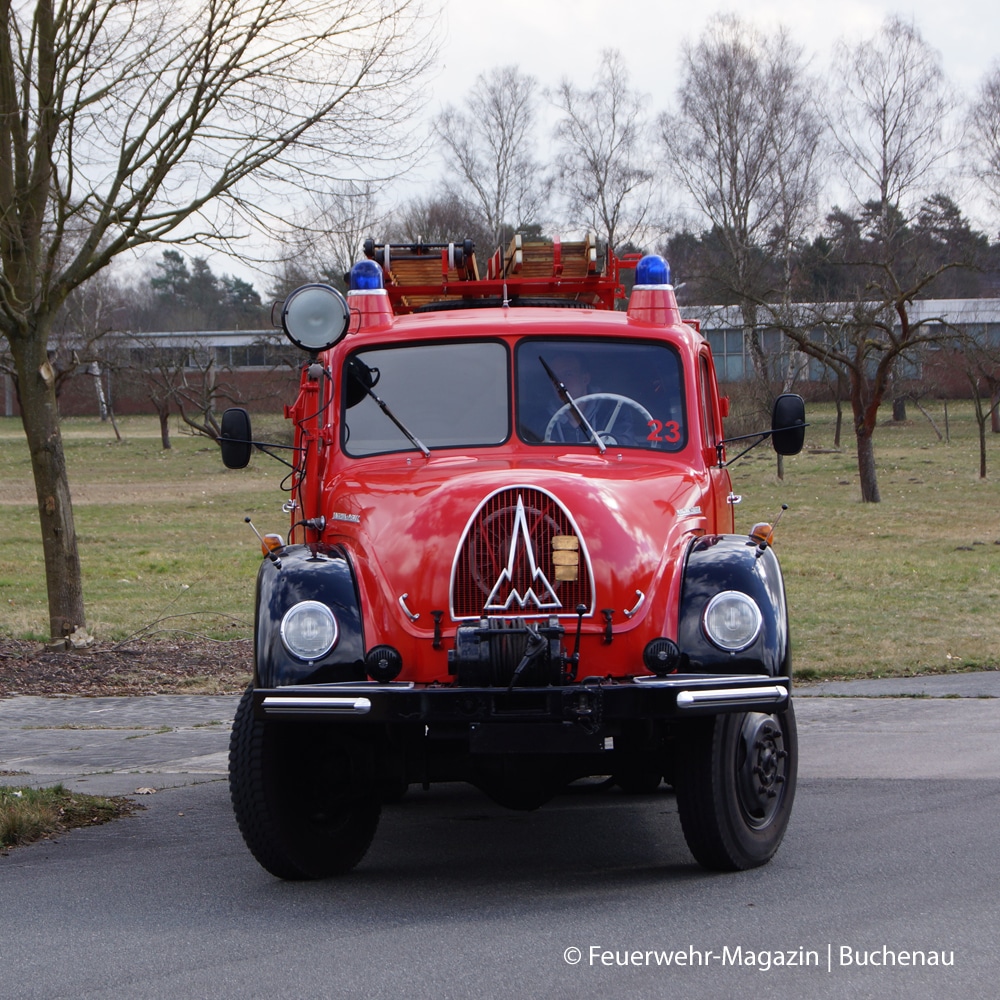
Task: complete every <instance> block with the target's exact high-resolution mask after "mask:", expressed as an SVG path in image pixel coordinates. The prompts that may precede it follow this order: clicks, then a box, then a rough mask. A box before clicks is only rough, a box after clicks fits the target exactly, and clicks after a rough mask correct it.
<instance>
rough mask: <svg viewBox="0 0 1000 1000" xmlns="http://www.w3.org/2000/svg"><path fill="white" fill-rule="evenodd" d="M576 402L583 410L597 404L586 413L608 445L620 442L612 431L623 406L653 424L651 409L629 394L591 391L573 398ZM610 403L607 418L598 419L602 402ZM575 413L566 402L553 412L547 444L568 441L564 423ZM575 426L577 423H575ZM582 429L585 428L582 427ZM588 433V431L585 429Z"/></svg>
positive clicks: (545, 438)
mask: <svg viewBox="0 0 1000 1000" xmlns="http://www.w3.org/2000/svg"><path fill="white" fill-rule="evenodd" d="M573 402H574V403H576V405H577V406H578V407H579V408H580V410H583V408H584V406H585V405H587V404H591V403H593V404H595V405H594V406H591V407H590V409H591V411H592V412H591V413H584V416H585V417H586V418H587V421H588V422H589V423H590V426H591V427H593V428H594V430H595V431H596V432H597V436H598V437H599V438H600V439H601V441H602V442H604V444H606V445H609V444H610V445H615V444H618V443H619V442H618V440H617V438H616V437H615V436H614V434H613V433H612V431H613V430H614V427H615V424H616V423H617V422H618V418H619V416H620V415H621V412H622V407H626V406H627V407H628V408H629V409H632V410H635V411H636V412H637V413H639V414H640V416H641V417H642V420H643V423H644V424H647V425H648V424H651V423H652V422H653V417H652V415H651V414H650V412H649V410H647V409H646V407H645V406H643V405H642V404H641V403H637V402H636V401H635V400H634V399H629V398H628V396H619V395H618V393H616V392H591V393H589V394H588V395H586V396H579V397H578V398H577V399H574V400H573ZM604 403H610V404H613V405H612V406H611V409H610V411H609V412H608V418H607V420H598V419H597V415H598V414H599V413H600V411H601V410H602V409H603V406H602V405H601V404H604ZM572 413H573V407H572V406H571V405H570V404H569V403H566V404H564V405H563V406H560V407H559V409H558V410H556V412H555V413H553V414H552V419H551V420H549V422H548V425H547V426H546V428H545V437H544V440H545V442H546V443H547V444H550V443H552V442H554V441H566V440H567V437H566V434H565V431H564V429H563V427H561V426H560V425H561V424H562V425H563V426H565V425H566V424H568V423H569V421H570V414H572ZM574 426H575V425H574ZM581 430H583V429H582V428H581ZM557 431H558V432H559V436H558V437H557V436H556V432H557ZM583 433H584V434H586V431H585V430H584V431H583Z"/></svg>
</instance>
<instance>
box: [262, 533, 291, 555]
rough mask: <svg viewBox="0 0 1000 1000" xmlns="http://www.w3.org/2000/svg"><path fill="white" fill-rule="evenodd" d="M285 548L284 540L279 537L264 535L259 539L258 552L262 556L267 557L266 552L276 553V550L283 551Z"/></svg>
mask: <svg viewBox="0 0 1000 1000" xmlns="http://www.w3.org/2000/svg"><path fill="white" fill-rule="evenodd" d="M284 547H285V540H284V539H283V538H282V537H281V535H265V536H264V537H263V538H262V539H261V543H260V551H261V553H262V554H263V555H265V556H266V555H267V554H268V552H277V551H278V549H283V548H284Z"/></svg>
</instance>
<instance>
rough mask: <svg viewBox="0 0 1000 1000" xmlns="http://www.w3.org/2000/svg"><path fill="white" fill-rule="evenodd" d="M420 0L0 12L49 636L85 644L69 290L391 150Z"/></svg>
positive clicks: (89, 5) (4, 141) (16, 299)
mask: <svg viewBox="0 0 1000 1000" xmlns="http://www.w3.org/2000/svg"><path fill="white" fill-rule="evenodd" d="M418 4H419V0H333V2H330V0H322V2H321V0H247V2H243V3H234V2H231V0H205V2H204V3H201V4H195V5H183V6H182V7H177V6H171V5H169V4H167V5H164V4H155V3H137V2H134V0H64V2H63V3H61V4H59V5H55V4H53V2H52V0H24V2H21V3H18V4H16V5H12V4H10V3H3V4H2V5H0V270H2V273H0V331H2V333H3V335H4V336H5V337H6V339H7V340H8V342H9V345H10V349H11V354H12V356H13V359H14V366H15V368H16V371H17V379H18V390H19V398H20V403H21V408H22V415H23V424H24V429H25V434H26V437H27V439H28V445H29V450H30V453H31V462H32V471H33V474H34V479H35V488H36V493H37V497H38V508H39V515H40V520H41V528H42V541H43V548H44V553H45V571H46V580H47V585H48V599H49V627H50V631H51V635H52V636H53V637H54V638H56V639H58V638H61V637H63V636H69V635H71V634H73V633H76V639H77V641H84V642H85V641H87V636H86V629H85V614H84V602H83V593H82V587H81V577H80V562H79V556H78V551H77V538H76V531H75V527H74V523H73V509H72V503H71V499H70V491H69V484H68V479H67V475H66V465H65V459H64V454H63V445H62V439H61V436H60V432H59V419H58V411H57V407H56V399H55V378H54V371H53V368H52V365H51V363H50V362H49V360H48V357H47V353H48V343H49V337H50V335H51V332H52V324H53V321H54V319H55V317H56V315H57V314H58V312H59V310H60V308H61V307H62V305H63V303H64V302H65V301H66V298H67V296H68V295H69V294H70V292H71V291H72V290H73V289H74V288H76V287H78V286H80V285H81V284H83V282H85V281H87V280H88V279H89V278H91V277H93V276H94V275H95V274H97V273H98V272H99V271H101V270H102V269H103V268H104V267H106V266H107V265H108V264H109V262H111V261H112V260H113V259H114V258H115V257H117V256H118V255H119V254H121V253H123V252H125V251H127V250H129V249H131V248H134V247H139V246H142V245H144V244H148V243H152V242H157V241H163V240H174V241H177V240H181V239H187V240H191V241H207V240H212V239H222V240H227V239H231V238H233V237H236V236H238V235H239V234H240V232H241V231H242V230H243V229H244V228H245V226H246V225H247V224H248V223H249V222H251V221H253V220H258V221H259V220H264V219H270V218H272V217H274V216H276V215H280V214H281V213H282V210H283V207H284V204H285V202H283V201H282V194H283V193H288V194H291V193H293V192H294V191H295V190H302V189H308V188H309V187H310V186H311V185H312V184H313V181H314V178H316V177H317V176H329V174H330V166H331V163H332V162H333V161H340V162H343V161H344V160H345V159H348V158H351V157H356V158H361V157H364V159H365V160H366V161H370V160H371V158H372V157H373V156H377V155H379V153H382V154H384V155H389V154H390V153H391V152H392V151H393V150H394V149H395V148H397V144H398V141H399V136H398V135H394V134H393V129H392V126H393V123H394V122H396V121H400V120H402V119H403V118H404V117H405V115H406V114H407V113H408V108H409V107H411V106H412V105H410V104H408V101H409V98H410V90H411V87H410V84H412V82H413V81H414V78H415V75H416V73H417V72H418V71H419V70H420V69H421V68H422V67H423V66H424V64H425V63H426V60H427V58H428V54H429V53H430V52H431V47H430V46H429V45H428V39H427V37H426V32H425V31H423V30H422V29H421V25H420V23H419V18H420V16H421V11H420V9H419V5H418Z"/></svg>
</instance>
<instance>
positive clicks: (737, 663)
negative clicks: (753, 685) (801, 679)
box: [677, 535, 792, 677]
mask: <svg viewBox="0 0 1000 1000" xmlns="http://www.w3.org/2000/svg"><path fill="white" fill-rule="evenodd" d="M723 590H738V591H742V592H743V593H744V594H747V595H748V596H749V597H751V598H753V600H754V601H756V603H757V606H758V607H759V608H760V613H761V616H762V618H763V623H762V626H761V630H760V634H759V635H758V636H757V639H756V640H755V642H754V643H753V645H752V646H750V647H749V648H748V649H745V650H742V651H741V652H739V653H727V652H726V651H725V650H722V649H719V648H718V647H717V646H715V645H713V644H712V643H711V642H709V640H708V638H707V637H706V636H705V632H704V629H703V627H702V616H703V615H704V613H705V608H706V606H707V605H708V602H709V601H710V600H711V599H712V597H714V596H715V595H716V594H718V593H719V592H720V591H723ZM677 644H678V645H679V646H680V649H681V653H682V655H683V656H684V657H685V658H686V662H685V664H684V666H683V667H682V669H683V670H685V671H690V672H692V673H726V674H728V673H740V674H768V675H769V676H771V677H790V676H791V670H792V652H791V646H790V643H789V639H788V608H787V605H786V603H785V584H784V581H783V579H782V576H781V567H780V566H779V565H778V559H777V557H776V556H775V554H774V552H773V551H772V550H771V549H770V548H769V547H766V546H765V547H763V548H762V547H761V546H760V545H759V544H758V543H757V542H754V541H752V540H751V539H750V538H748V537H747V536H746V535H705V536H703V537H701V538H697V539H695V541H694V542H692V544H691V547H690V549H689V550H688V556H687V562H686V565H685V570H684V581H683V584H682V587H681V606H680V619H679V627H678V637H677Z"/></svg>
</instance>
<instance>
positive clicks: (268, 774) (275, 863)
mask: <svg viewBox="0 0 1000 1000" xmlns="http://www.w3.org/2000/svg"><path fill="white" fill-rule="evenodd" d="M364 760H365V747H364V746H363V745H357V744H356V742H355V741H351V740H350V739H349V738H345V737H343V736H341V735H340V733H338V732H337V731H336V730H334V729H333V728H332V727H329V726H323V725H321V724H316V723H312V722H290V721H289V722H273V721H265V720H262V719H256V718H255V717H254V714H253V689H252V688H248V689H247V690H246V692H245V693H244V695H243V698H242V699H241V701H240V704H239V707H238V708H237V710H236V717H235V719H234V720H233V731H232V736H231V737H230V741H229V792H230V797H231V799H232V803H233V811H234V812H235V814H236V822H237V824H238V825H239V828H240V833H241V834H243V839H244V841H245V842H246V845H247V847H248V848H249V849H250V853H251V854H252V855H253V856H254V858H256V859H257V861H258V863H259V864H260V865H261V866H262V867H263V868H265V869H267V871H269V872H270V873H271V874H272V875H275V876H277V877H278V878H283V879H292V880H299V879H320V878H329V877H331V876H333V875H340V874H343V873H344V872H347V871H350V869H352V868H353V867H354V866H355V865H356V864H357V863H358V862H359V861H360V860H361V859H362V858H363V857H364V855H365V853H366V852H367V850H368V847H369V846H370V844H371V842H372V839H373V838H374V836H375V830H376V828H377V827H378V821H379V815H380V813H381V805H380V803H379V800H378V797H377V795H375V794H372V792H371V790H370V789H371V788H372V787H374V785H373V784H372V783H370V782H369V783H367V784H365V783H364V782H363V780H362V779H363V777H364V775H363V774H359V771H360V772H363V771H364V770H365V768H364Z"/></svg>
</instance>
